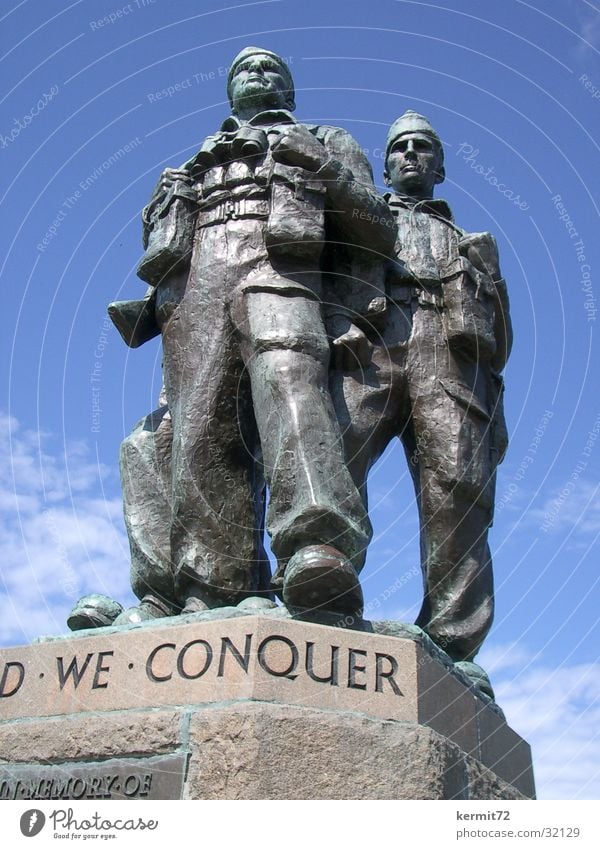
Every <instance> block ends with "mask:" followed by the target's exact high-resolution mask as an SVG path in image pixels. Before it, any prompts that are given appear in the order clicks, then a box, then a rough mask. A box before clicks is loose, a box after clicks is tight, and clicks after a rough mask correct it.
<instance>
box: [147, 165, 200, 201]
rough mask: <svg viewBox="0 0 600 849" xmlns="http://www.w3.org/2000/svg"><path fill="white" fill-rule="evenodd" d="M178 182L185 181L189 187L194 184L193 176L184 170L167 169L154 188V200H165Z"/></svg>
mask: <svg viewBox="0 0 600 849" xmlns="http://www.w3.org/2000/svg"><path fill="white" fill-rule="evenodd" d="M178 180H181V181H183V182H184V183H186V184H187V185H188V186H189V185H191V184H192V176H191V174H190V172H189V171H186V170H185V169H183V168H165V170H164V171H163V172H162V174H161V175H160V177H159V179H158V183H157V184H156V186H155V188H154V192H153V194H152V200H153V201H156V200H159V199H161V198H163V197H164V196H165V195H166V194H167V192H168V191H169V189H170V188H171V187H172V186H173V185H174V184H175V183H176V182H177V181H178Z"/></svg>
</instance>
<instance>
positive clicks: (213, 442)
mask: <svg viewBox="0 0 600 849" xmlns="http://www.w3.org/2000/svg"><path fill="white" fill-rule="evenodd" d="M227 93H228V96H229V100H230V103H231V107H232V114H231V116H230V117H229V118H228V119H227V120H226V121H225V122H224V123H223V124H222V126H221V128H220V130H219V131H218V132H217V133H215V134H214V135H213V136H209V137H208V138H207V139H206V140H205V141H204V143H203V144H202V146H201V148H200V151H199V152H198V153H197V154H196V155H195V156H194V157H192V159H190V160H189V161H188V162H186V163H185V164H184V165H183V166H182V167H180V168H176V169H166V170H165V171H164V172H163V174H162V175H161V178H160V180H159V182H158V185H157V187H156V189H155V191H154V193H153V195H152V198H151V200H150V203H149V204H148V206H147V207H146V208H145V210H144V213H143V223H144V246H145V248H146V253H145V255H144V257H143V259H142V262H141V264H140V267H139V269H138V274H139V275H140V277H142V279H144V280H145V281H146V282H147V283H149V288H148V292H147V295H146V297H145V298H143V299H142V300H141V301H127V302H117V303H115V304H112V305H111V307H110V310H109V311H110V314H111V316H112V318H113V320H114V321H115V324H116V325H117V327H118V328H119V330H120V332H121V334H122V336H123V338H124V339H125V340H126V342H127V343H128V344H129V345H131V346H132V347H136V346H137V345H139V344H142V343H143V342H144V341H146V340H147V339H149V338H152V337H153V336H155V335H158V334H159V333H160V334H161V336H162V344H163V368H164V386H163V392H162V393H161V399H160V403H159V408H158V409H157V410H156V411H155V412H154V413H152V414H151V415H150V416H148V417H146V418H145V419H143V420H142V421H141V422H140V423H139V425H138V426H136V428H135V429H134V431H133V433H132V434H131V435H130V436H129V437H127V439H126V440H125V441H124V442H123V445H122V448H121V474H122V483H123V491H124V504H125V519H126V525H127V530H128V534H129V538H130V545H131V553H132V569H131V572H132V586H133V589H134V592H135V594H136V595H137V596H138V598H139V599H140V604H139V606H138V607H136V608H133V609H130V610H128V611H125V612H121V613H120V615H119V616H118V618H116V619H115V618H114V617H115V612H114V606H113V608H111V612H110V615H108V616H107V617H106V616H105V617H104V618H103V617H102V614H101V613H100V614H98V610H99V609H101V608H102V606H103V603H104V602H103V600H102V598H100V597H98V598H96V599H94V598H93V597H88V598H87V599H84V600H82V604H81V605H80V607H79V609H78V610H76V611H75V612H74V616H73V617H72V622H73V623H74V624H73V625H72V627H78V628H80V627H90V626H92V625H98V624H106V622H107V620H111V621H112V620H114V621H115V624H123V625H125V624H127V623H134V622H137V621H140V620H144V619H152V618H157V617H163V616H171V615H176V614H180V613H184V614H188V613H193V612H198V611H204V610H209V609H210V610H215V612H216V610H217V609H220V608H225V607H230V606H232V605H233V606H235V605H242V606H244V605H249V606H251V607H256V608H257V609H260V608H261V606H262V605H264V606H265V607H272V606H273V601H272V598H273V593H276V594H277V596H279V598H281V599H282V601H283V603H284V605H285V606H286V608H287V609H288V610H289V611H290V612H291V613H292V615H293V614H294V611H306V610H318V611H325V612H331V613H337V614H348V615H350V616H353V617H356V618H357V619H358V620H360V617H361V615H362V610H363V597H362V591H361V588H360V584H359V581H358V573H359V572H360V569H361V568H362V566H363V564H364V559H365V553H366V549H367V546H368V543H369V540H370V536H371V526H370V523H369V519H368V514H367V475H368V472H369V469H370V468H371V466H372V465H373V463H374V462H375V461H376V460H377V459H378V458H379V457H380V456H381V454H382V453H383V451H384V450H385V448H386V446H387V445H388V444H389V442H390V440H391V439H392V438H393V437H395V436H398V437H399V438H400V439H401V440H402V443H403V446H404V449H405V452H406V456H407V460H408V463H409V468H410V472H411V475H412V478H413V481H414V486H415V492H416V499H417V504H418V509H419V517H420V529H421V566H422V571H423V580H424V600H423V605H422V609H421V612H420V613H419V616H418V619H417V623H416V624H417V625H418V626H419V627H420V628H422V629H423V631H424V632H425V633H426V634H428V635H429V637H430V638H431V639H432V640H433V641H434V643H436V644H437V645H438V646H439V647H440V648H441V649H443V650H444V651H445V652H446V654H447V655H448V656H449V657H450V658H451V660H452V661H453V662H455V663H458V664H459V665H462V667H463V668H464V671H465V672H466V673H467V674H468V675H470V676H471V677H472V678H473V679H474V680H478V681H480V682H481V681H482V680H483V686H484V689H487V690H488V691H490V690H489V682H487V681H486V680H485V678H482V675H483V671H482V670H480V668H479V667H477V666H476V665H475V664H472V660H473V657H474V656H475V654H476V652H477V651H478V649H479V647H480V645H481V643H482V641H483V639H484V638H485V635H486V634H487V632H488V630H489V628H490V625H491V621H492V616H493V580H492V563H491V556H490V551H489V547H488V543H487V536H488V529H489V527H490V525H491V523H492V518H493V505H494V492H495V470H496V466H497V464H498V463H499V462H501V460H502V458H503V455H504V452H505V450H506V444H507V437H506V427H505V424H504V416H503V406H502V395H503V384H502V378H501V376H500V373H501V371H502V369H503V367H504V365H505V363H506V359H507V357H508V354H509V352H510V347H511V339H512V334H511V326H510V318H509V310H508V297H507V292H506V284H505V282H504V280H503V278H502V276H501V273H500V268H499V261H498V252H497V248H496V244H495V240H494V238H493V237H492V236H491V234H489V233H475V234H469V233H466V232H465V231H463V230H462V229H460V228H459V227H458V226H457V225H456V224H455V223H454V220H453V217H452V213H451V211H450V209H449V207H448V205H447V204H446V202H445V201H443V200H438V199H435V198H434V197H433V192H434V188H435V186H436V185H438V184H440V183H441V182H442V181H443V180H444V164H443V163H444V152H443V147H442V143H441V140H440V138H439V136H438V135H437V133H436V132H435V130H434V129H433V127H432V126H431V124H430V123H429V121H428V120H427V119H426V118H424V117H423V116H421V115H419V114H417V113H415V112H412V111H409V112H406V113H405V114H404V115H402V116H401V117H400V118H399V119H398V120H397V121H395V122H394V124H393V125H392V127H391V128H390V130H389V133H388V138H387V144H386V157H385V174H384V179H385V182H386V184H387V185H388V186H389V188H390V191H389V192H388V193H387V194H386V195H385V196H384V197H380V196H379V195H378V194H377V191H376V189H375V187H374V184H373V178H372V172H371V169H370V166H369V163H368V161H367V160H366V158H365V156H364V154H363V153H362V151H361V149H360V147H359V146H358V144H357V143H356V142H355V141H354V140H353V139H352V138H351V136H349V134H348V133H347V132H345V131H344V130H342V129H339V128H334V127H327V126H314V125H306V124H302V123H299V122H297V121H296V119H295V118H294V116H293V114H292V112H293V110H294V108H295V104H294V85H293V80H292V77H291V73H290V71H289V68H288V67H287V65H286V64H285V62H284V61H283V60H282V59H281V58H280V57H278V56H277V55H275V54H273V53H271V52H270V51H268V50H265V49H262V48H254V47H251V48H246V49H245V50H243V51H241V53H239V54H238V56H236V58H235V59H234V60H233V63H232V65H231V68H230V70H229V76H228V81H227ZM267 488H268V493H269V499H268V510H267V513H266V519H265V492H266V489H267ZM265 527H266V530H267V532H268V534H269V536H270V540H271V548H272V550H273V553H274V554H275V556H276V558H277V571H276V573H275V575H273V576H271V570H270V566H269V562H268V558H267V555H266V553H265V550H264V547H263V541H262V537H263V531H264V529H265ZM82 610H83V614H82ZM117 612H118V611H117ZM81 614H82V615H81Z"/></svg>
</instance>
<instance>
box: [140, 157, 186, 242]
mask: <svg viewBox="0 0 600 849" xmlns="http://www.w3.org/2000/svg"><path fill="white" fill-rule="evenodd" d="M191 183H192V177H191V175H190V172H189V171H188V170H187V169H186V168H185V166H182V167H181V168H165V170H164V171H163V172H162V174H161V175H160V177H159V178H158V182H157V184H156V185H155V187H154V191H153V192H152V196H151V198H150V200H149V202H148V203H147V204H146V206H145V207H144V208H143V210H142V244H143V246H144V250H145V249H146V248H147V247H148V241H149V239H150V234H151V233H152V229H153V227H154V225H155V223H156V220H157V218H158V217H159V216H161V215H163V214H164V212H165V211H166V210H167V208H168V207H169V205H170V204H171V202H172V201H173V199H174V198H175V197H181V196H185V197H189V198H193V197H194V195H193V194H192V190H191V188H189V187H190V186H191Z"/></svg>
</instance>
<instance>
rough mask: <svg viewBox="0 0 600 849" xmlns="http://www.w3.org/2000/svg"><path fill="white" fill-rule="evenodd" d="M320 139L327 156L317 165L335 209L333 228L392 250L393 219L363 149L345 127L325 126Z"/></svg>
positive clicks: (364, 242) (357, 240)
mask: <svg viewBox="0 0 600 849" xmlns="http://www.w3.org/2000/svg"><path fill="white" fill-rule="evenodd" d="M319 136H320V140H321V142H322V143H323V145H324V147H325V149H326V151H327V153H328V154H329V159H328V160H327V161H326V162H325V164H324V165H323V166H322V167H321V168H320V170H319V172H318V173H319V175H320V176H321V177H322V179H323V180H324V181H325V183H326V186H327V194H328V198H329V204H330V207H332V208H333V209H335V211H336V212H337V213H338V217H339V220H338V221H336V228H337V229H338V230H339V231H340V232H341V233H343V236H344V238H346V239H348V238H349V239H350V240H352V241H353V242H354V243H355V244H357V245H359V246H361V247H364V248H368V249H369V250H372V251H376V252H378V253H381V254H383V255H384V256H386V257H387V256H390V255H392V254H393V251H394V246H395V242H396V222H395V219H394V217H393V215H392V213H391V211H390V208H389V207H388V205H387V203H386V202H385V201H384V200H383V198H382V197H381V196H380V195H379V194H378V193H377V190H376V189H375V185H374V183H373V172H372V171H371V166H370V165H369V161H368V160H367V158H366V156H365V155H364V153H363V151H362V150H361V148H360V147H359V145H358V144H357V142H356V141H355V140H354V139H353V138H352V136H351V135H350V134H349V133H347V132H346V131H345V130H342V129H340V128H337V127H332V128H325V132H324V133H323V134H322V135H321V134H320V133H319Z"/></svg>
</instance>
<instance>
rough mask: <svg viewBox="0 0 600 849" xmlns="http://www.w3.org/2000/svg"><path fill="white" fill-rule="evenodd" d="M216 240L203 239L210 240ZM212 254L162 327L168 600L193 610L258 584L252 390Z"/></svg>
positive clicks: (220, 266) (221, 270)
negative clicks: (171, 572) (168, 470)
mask: <svg viewBox="0 0 600 849" xmlns="http://www.w3.org/2000/svg"><path fill="white" fill-rule="evenodd" d="M212 229H213V230H217V229H218V228H212ZM217 235H218V234H216V233H209V234H208V237H207V239H208V242H210V240H211V239H214V238H215V237H216V236H217ZM210 248H213V246H212V243H211V244H209V245H208V247H207V255H210V256H211V257H214V258H215V259H214V262H213V263H212V264H211V266H207V267H203V268H201V269H194V268H193V269H192V273H191V276H190V283H189V284H188V289H187V291H186V293H185V296H184V297H183V300H182V301H181V304H180V305H179V306H178V307H177V308H176V309H175V311H174V312H173V314H172V315H171V317H170V319H169V321H168V322H167V323H166V324H165V325H164V326H163V328H162V334H163V348H164V369H165V386H166V392H167V398H168V402H169V409H170V410H171V416H172V420H173V460H172V464H173V469H172V496H171V497H172V521H171V535H170V542H171V552H172V558H173V563H174V567H175V582H176V595H177V599H178V601H179V603H180V604H181V605H182V607H183V606H185V605H186V604H187V602H188V600H189V599H194V602H193V604H192V606H193V607H195V609H202V608H205V607H219V606H223V605H227V604H237V603H238V602H239V601H240V600H241V599H242V598H244V597H247V596H249V595H255V594H256V592H257V590H259V588H260V580H261V574H263V578H264V560H263V556H264V552H262V553H261V551H260V550H259V545H258V531H257V514H256V502H255V491H256V486H257V476H256V466H257V464H256V461H255V453H256V435H255V425H254V417H253V413H252V407H251V403H250V391H249V385H248V383H247V376H245V375H244V374H243V370H242V364H241V361H240V358H239V354H238V353H237V345H236V341H235V338H234V330H233V327H232V325H231V322H230V318H229V309H228V305H227V303H226V298H224V296H223V281H224V280H226V276H224V275H225V274H226V269H225V267H224V263H222V262H221V263H219V262H218V261H217V258H218V253H216V251H215V250H214V248H213V249H212V250H209V249H210ZM188 609H189V606H188Z"/></svg>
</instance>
